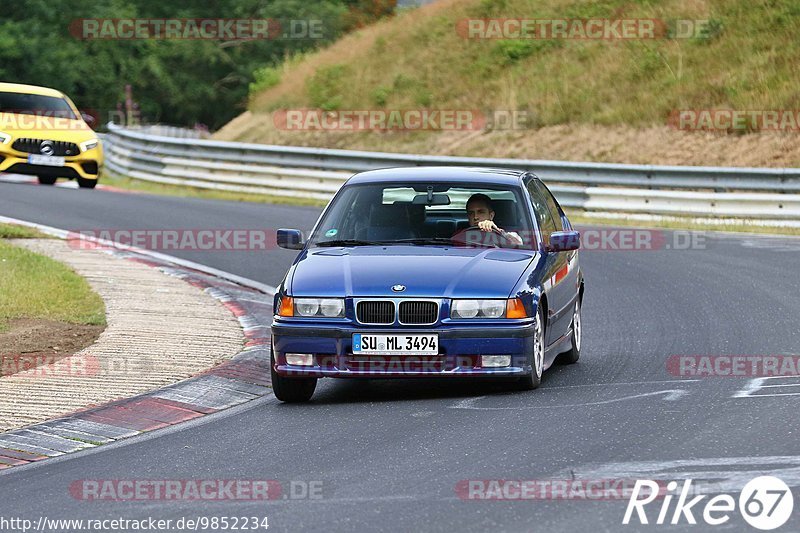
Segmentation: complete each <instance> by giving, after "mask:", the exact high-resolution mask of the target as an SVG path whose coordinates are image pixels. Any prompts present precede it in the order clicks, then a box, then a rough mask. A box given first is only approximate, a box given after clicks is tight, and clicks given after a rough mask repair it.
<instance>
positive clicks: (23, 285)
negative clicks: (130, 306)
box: [0, 225, 106, 332]
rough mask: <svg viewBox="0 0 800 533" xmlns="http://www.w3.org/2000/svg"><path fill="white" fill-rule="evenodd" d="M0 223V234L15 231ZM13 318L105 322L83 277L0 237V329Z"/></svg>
mask: <svg viewBox="0 0 800 533" xmlns="http://www.w3.org/2000/svg"><path fill="white" fill-rule="evenodd" d="M7 226H8V225H0V234H3V235H6V234H9V233H11V234H13V233H14V232H19V231H20V230H18V229H16V228H19V227H18V226H17V227H16V228H15V229H9V228H8V227H7ZM17 318H34V319H39V318H40V319H49V320H59V321H63V322H68V323H71V324H85V325H105V323H106V315H105V305H104V304H103V300H102V299H101V298H100V296H98V295H97V294H96V293H95V292H94V291H92V289H91V287H89V284H88V283H87V282H86V280H85V279H83V278H82V277H80V276H79V275H78V274H76V273H75V272H73V271H72V270H71V269H70V268H69V267H67V266H66V265H64V264H62V263H59V262H58V261H55V260H53V259H50V258H49V257H45V256H43V255H39V254H35V253H33V252H30V251H28V250H25V249H23V248H19V247H17V246H12V245H11V244H8V243H7V242H3V240H1V239H0V332H4V331H6V330H7V329H8V322H9V321H10V320H13V319H17Z"/></svg>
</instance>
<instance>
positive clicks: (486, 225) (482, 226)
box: [478, 220, 500, 233]
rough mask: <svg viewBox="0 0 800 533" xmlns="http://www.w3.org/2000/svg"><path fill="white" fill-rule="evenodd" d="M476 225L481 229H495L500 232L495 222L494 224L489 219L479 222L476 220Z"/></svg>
mask: <svg viewBox="0 0 800 533" xmlns="http://www.w3.org/2000/svg"><path fill="white" fill-rule="evenodd" d="M478 227H479V228H480V229H481V231H496V232H498V233H499V232H500V228H498V227H497V224H495V223H494V222H493V221H491V220H481V221H480V222H478Z"/></svg>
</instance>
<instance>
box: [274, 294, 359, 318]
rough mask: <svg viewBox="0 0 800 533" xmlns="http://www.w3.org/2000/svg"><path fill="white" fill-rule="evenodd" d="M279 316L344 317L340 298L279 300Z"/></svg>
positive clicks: (287, 298)
mask: <svg viewBox="0 0 800 533" xmlns="http://www.w3.org/2000/svg"><path fill="white" fill-rule="evenodd" d="M280 316H306V317H313V316H316V317H324V318H342V317H344V300H343V299H342V298H294V299H292V298H290V297H288V296H284V297H283V298H282V299H281V309H280Z"/></svg>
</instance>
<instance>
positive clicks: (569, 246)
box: [550, 231, 581, 252]
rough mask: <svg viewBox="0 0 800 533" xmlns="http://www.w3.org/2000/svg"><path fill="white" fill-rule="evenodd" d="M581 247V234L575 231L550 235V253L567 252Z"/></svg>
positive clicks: (557, 232)
mask: <svg viewBox="0 0 800 533" xmlns="http://www.w3.org/2000/svg"><path fill="white" fill-rule="evenodd" d="M580 247H581V234H580V232H577V231H556V232H554V233H551V234H550V251H551V252H568V251H570V250H577V249H578V248H580Z"/></svg>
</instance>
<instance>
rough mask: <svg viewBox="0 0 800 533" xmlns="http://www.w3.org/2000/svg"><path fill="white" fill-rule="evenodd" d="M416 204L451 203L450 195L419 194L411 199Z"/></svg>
mask: <svg viewBox="0 0 800 533" xmlns="http://www.w3.org/2000/svg"><path fill="white" fill-rule="evenodd" d="M411 203H412V204H414V205H428V206H431V205H450V197H449V196H448V195H446V194H430V195H428V194H418V195H416V196H415V197H414V199H413V200H412V201H411Z"/></svg>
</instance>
